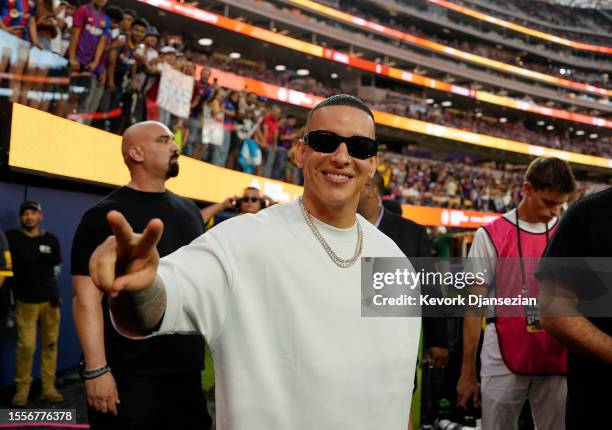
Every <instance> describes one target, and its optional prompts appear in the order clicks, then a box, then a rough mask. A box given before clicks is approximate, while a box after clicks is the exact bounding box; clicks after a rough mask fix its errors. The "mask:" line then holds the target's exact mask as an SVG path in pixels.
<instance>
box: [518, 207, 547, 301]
mask: <svg viewBox="0 0 612 430" xmlns="http://www.w3.org/2000/svg"><path fill="white" fill-rule="evenodd" d="M545 225H546V245H548V223H545ZM516 238H517V240H518V251H519V262H520V264H521V280H522V293H523V294H525V295H527V276H526V275H525V265H524V264H523V248H522V246H521V228H520V227H519V211H518V206H517V207H516Z"/></svg>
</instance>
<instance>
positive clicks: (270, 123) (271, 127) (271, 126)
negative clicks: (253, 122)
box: [261, 115, 280, 145]
mask: <svg viewBox="0 0 612 430" xmlns="http://www.w3.org/2000/svg"><path fill="white" fill-rule="evenodd" d="M261 124H262V126H264V125H265V126H267V127H268V142H267V143H268V145H272V144H274V135H275V134H276V132H277V131H278V126H279V124H280V121H279V120H278V119H274V118H272V115H266V116H265V117H264V119H263V120H262V123H261Z"/></svg>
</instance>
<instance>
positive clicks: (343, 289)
mask: <svg viewBox="0 0 612 430" xmlns="http://www.w3.org/2000/svg"><path fill="white" fill-rule="evenodd" d="M358 219H359V220H360V224H361V228H362V229H363V254H362V256H364V257H365V256H372V257H402V256H403V254H402V252H401V251H400V250H399V248H398V247H397V246H396V245H395V243H393V241H392V240H391V239H389V238H388V237H387V236H385V235H384V234H382V233H381V232H380V231H378V230H377V229H376V228H375V227H374V226H373V225H371V224H370V223H369V222H368V221H367V220H365V219H364V218H363V217H361V216H359V215H358ZM315 223H316V225H317V227H318V228H319V230H320V231H321V233H322V234H323V236H324V238H325V239H326V240H327V242H328V243H329V245H330V246H331V248H332V249H333V250H334V251H335V252H336V253H337V254H338V255H339V256H340V257H341V258H349V257H351V256H352V255H353V253H354V251H355V246H356V243H357V227H356V225H354V226H353V227H351V228H348V229H338V228H334V227H331V226H329V225H326V224H323V223H321V222H318V221H316V220H315ZM158 275H159V276H160V278H161V279H162V280H163V282H164V284H165V286H166V292H167V307H166V313H165V315H164V319H163V322H162V325H161V328H160V332H186V331H193V330H197V331H199V332H201V333H203V334H204V335H205V336H206V340H207V341H208V343H209V346H210V348H211V351H212V355H213V358H214V362H215V383H216V409H217V428H218V429H219V430H228V429H231V430H247V429H248V430H258V429H260V430H289V429H291V430H306V429H309V430H310V429H312V430H315V429H316V430H320V429H348V428H350V429H352V430H359V429H363V430H372V429H385V430H405V428H406V426H407V422H408V413H409V410H410V399H411V395H412V386H413V383H414V371H415V366H416V357H417V349H418V342H419V336H420V324H421V320H420V318H363V317H361V287H360V275H361V262H360V261H359V260H358V261H357V263H355V265H353V266H352V267H350V268H348V269H343V268H340V267H338V266H336V265H335V264H334V263H333V262H332V260H331V259H330V258H329V256H328V255H327V253H326V252H325V250H324V249H323V247H322V246H321V244H320V243H319V242H318V240H317V239H316V238H315V236H314V235H313V233H312V232H311V231H310V229H309V227H308V225H307V224H306V222H305V221H304V219H303V216H302V213H301V211H300V208H299V206H298V204H297V202H294V203H292V204H285V205H275V206H273V207H271V208H269V209H265V210H263V211H260V212H259V213H258V214H257V215H242V216H239V217H236V218H234V219H231V220H228V221H225V222H223V223H221V224H220V225H218V226H217V227H215V228H213V229H212V230H210V231H208V232H207V233H206V234H204V235H203V236H201V237H200V238H198V239H196V240H195V241H194V242H193V243H191V244H190V245H188V246H185V247H183V248H181V249H179V250H177V251H176V252H174V253H173V254H171V255H169V256H167V257H165V258H163V259H162V260H161V262H160V267H159V271H158Z"/></svg>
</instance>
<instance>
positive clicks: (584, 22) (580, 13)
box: [456, 0, 612, 46]
mask: <svg viewBox="0 0 612 430" xmlns="http://www.w3.org/2000/svg"><path fill="white" fill-rule="evenodd" d="M456 3H457V4H462V5H464V6H467V7H471V8H475V6H477V5H475V4H474V3H471V2H460V1H458V2H456ZM483 3H485V4H486V3H491V4H494V5H495V6H496V7H497V8H502V9H506V11H507V14H503V16H500V17H501V18H503V19H505V20H507V21H511V22H514V23H516V24H521V25H524V26H526V27H530V28H534V29H537V30H541V31H544V32H548V33H552V34H555V35H558V36H564V37H567V38H569V39H570V40H576V41H583V42H592V43H599V44H602V45H606V46H607V45H609V44H610V39H609V38H604V37H597V36H595V35H586V34H582V33H576V32H570V31H565V32H560V31H559V30H558V29H551V28H550V27H547V26H543V25H538V24H537V23H535V22H533V21H527V20H523V19H520V16H524V17H530V18H532V19H534V18H535V19H537V20H540V21H544V22H548V23H550V24H553V25H561V26H566V27H570V28H580V29H584V30H588V29H591V30H592V29H600V31H599V32H600V33H603V32H606V33H608V34H609V33H610V32H611V31H612V26H611V25H610V22H609V21H607V20H606V19H605V18H603V17H601V16H598V15H599V14H598V12H597V11H596V10H594V9H581V8H568V7H567V6H561V5H556V4H554V3H552V2H543V1H538V0H512V1H508V2H499V1H486V0H485V1H483ZM476 9H479V10H483V11H488V12H489V13H490V12H491V11H489V10H488V9H487V8H478V7H476ZM492 15H494V16H498V15H499V14H496V13H492ZM517 15H518V16H517Z"/></svg>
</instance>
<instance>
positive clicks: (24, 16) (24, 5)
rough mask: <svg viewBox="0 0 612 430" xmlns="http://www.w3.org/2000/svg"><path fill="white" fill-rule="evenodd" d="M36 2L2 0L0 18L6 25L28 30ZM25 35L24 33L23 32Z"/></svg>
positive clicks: (0, 1) (0, 0) (0, 2)
mask: <svg viewBox="0 0 612 430" xmlns="http://www.w3.org/2000/svg"><path fill="white" fill-rule="evenodd" d="M35 7H36V3H35V2H33V1H31V0H30V1H28V0H0V19H2V23H3V24H4V26H5V27H12V28H16V29H19V30H22V31H24V32H25V31H26V29H27V24H28V19H29V18H30V16H31V15H32V14H33V13H34V11H33V9H35ZM22 35H23V34H22Z"/></svg>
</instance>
